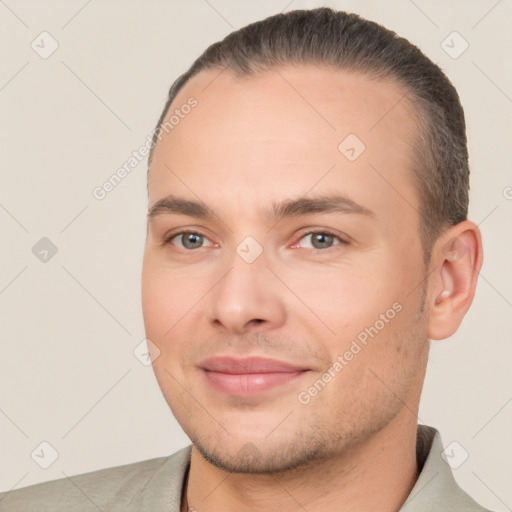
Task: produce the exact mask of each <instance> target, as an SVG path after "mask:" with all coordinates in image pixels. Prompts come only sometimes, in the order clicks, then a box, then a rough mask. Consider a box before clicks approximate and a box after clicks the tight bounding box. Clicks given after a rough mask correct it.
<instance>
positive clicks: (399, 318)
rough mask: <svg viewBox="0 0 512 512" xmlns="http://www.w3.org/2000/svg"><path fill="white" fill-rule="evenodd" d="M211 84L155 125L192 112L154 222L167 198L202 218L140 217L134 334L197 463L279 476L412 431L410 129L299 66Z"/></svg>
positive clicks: (163, 159)
mask: <svg viewBox="0 0 512 512" xmlns="http://www.w3.org/2000/svg"><path fill="white" fill-rule="evenodd" d="M219 73H220V72H219V70H210V71H207V72H202V73H200V74H199V75H197V76H195V77H194V78H193V79H192V80H191V81H190V82H189V83H187V85H186V86H185V87H184V88H183V89H182V90H181V91H180V93H179V95H178V97H177V98H176V99H175V101H174V102H173V105H172V107H171V109H170V112H169V113H168V116H170V115H171V114H173V113H174V110H175V109H176V108H178V109H180V108H181V106H182V105H184V104H186V103H187V100H189V98H190V97H193V98H195V99H196V100H197V105H196V106H195V107H194V108H193V109H188V108H187V109H183V110H180V112H181V114H182V117H181V116H180V121H179V123H176V124H175V126H174V128H173V129H172V130H171V131H170V132H169V134H168V135H165V136H164V137H162V140H161V141H160V142H159V143H158V145H157V147H156V150H155V152H154V156H153V160H152V165H151V173H150V179H149V205H150V209H151V208H152V207H153V206H154V205H155V204H156V203H157V202H158V201H160V200H162V199H165V198H167V197H168V196H169V195H172V196H174V198H175V199H180V200H186V201H192V202H197V203H199V205H201V206H202V207H203V210H204V211H202V212H201V211H198V209H197V208H196V209H191V208H185V209H183V208H182V207H183V206H184V204H183V203H174V204H173V205H170V204H168V206H169V207H168V208H165V207H163V206H162V207H160V208H159V209H158V210H157V211H155V212H154V213H155V215H153V216H151V217H150V219H149V225H148V238H147V244H146V250H145V255H144V266H143V276H142V300H143V314H144V322H145V326H146V334H147V337H148V338H149V339H150V340H151V341H152V343H153V344H154V345H155V346H156V347H157V348H156V347H155V348H153V350H152V352H153V355H154V356H155V355H157V354H158V351H159V356H158V357H157V358H156V359H155V360H154V362H153V367H154V370H155V373H156V377H157V379H158V382H159V385H160V387H161V389H162V392H163V394H164V396H165V398H166V400H167V402H168V404H169V406H170V407H171V409H172V411H173V413H174V414H175V416H176V418H177V420H178V422H179V423H180V424H181V426H182V428H183V429H184V431H185V432H186V434H187V435H188V436H189V437H190V438H191V440H192V441H193V442H194V444H195V446H196V447H197V448H198V449H199V451H200V452H201V453H202V454H203V456H205V457H206V458H207V459H208V460H210V461H212V462H213V463H214V464H216V465H218V466H219V467H223V468H225V469H230V470H235V471H247V472H269V471H280V470H284V469H287V468H293V467H297V466H299V465H301V464H304V463H305V462H307V461H311V460H315V459H320V458H323V457H327V456H332V455H335V454H343V453H348V450H349V448H350V449H353V448H354V447H355V446H358V445H360V443H362V442H364V441H365V440H367V439H368V438H370V437H371V436H372V435H373V434H375V433H376V432H378V431H380V430H381V429H383V428H384V427H385V426H386V425H392V424H393V423H390V422H399V421H401V422H404V421H405V422H412V423H414V424H415V423H416V418H415V417H414V411H415V410H416V407H417V401H418V396H419V392H420V390H421V383H422V381H423V375H424V366H425V361H426V353H427V351H428V341H427V339H426V312H423V311H422V303H423V299H424V298H425V296H424V292H425V286H424V284H423V279H424V276H425V268H424V264H423V250H422V246H421V242H420V238H419V224H418V223H419V217H418V213H417V210H418V197H417V191H416V190H415V188H414V186H413V184H412V179H411V167H412V160H413V159H412V155H413V149H412V148H413V140H412V139H413V135H414V133H415V130H416V126H415V122H414V120H413V114H412V106H411V105H410V103H409V102H408V100H407V99H406V98H405V99H402V98H403V96H404V93H403V91H402V90H401V89H400V88H398V87H397V86H396V85H394V84H392V83H390V82H384V81H379V80H371V79H369V78H367V77H365V76H362V75H358V74H348V73H342V72H334V71H333V70H330V69H327V68H318V67H312V66H300V67H295V68H292V67H286V68H281V69H279V70H277V71H268V72H265V73H261V74H258V75H256V76H252V77H249V78H236V77H234V76H233V75H232V74H231V73H230V72H228V71H224V72H222V73H220V74H219ZM185 110H186V111H190V113H188V114H187V115H183V112H184V111H185ZM350 134H353V135H350ZM349 135H350V136H349ZM354 135H355V136H357V138H358V139H360V141H362V143H364V145H365V146H366V148H365V149H364V151H362V152H361V150H362V149H363V146H362V145H361V142H360V141H358V139H356V138H355V137H354ZM347 136H349V138H348V139H346V138H347ZM345 139H346V140H345ZM344 140H345V142H343V143H342V141H344ZM340 143H342V144H341V146H340ZM339 146H340V147H339ZM331 197H332V198H333V199H332V201H327V202H323V203H322V202H320V203H315V200H317V199H319V198H323V199H325V198H331ZM340 198H345V199H346V201H343V200H340ZM297 200H300V202H299V203H297V204H296V205H295V207H292V208H283V207H281V208H277V212H275V213H277V214H279V213H281V214H284V215H277V216H274V215H273V212H274V210H275V208H274V205H282V206H287V205H288V206H290V205H291V204H292V203H293V202H294V201H297ZM326 205H327V206H329V205H330V206H332V205H335V206H336V208H332V207H330V208H326ZM179 206H181V208H178V207H179ZM188 206H190V205H188ZM206 210H208V211H209V212H207V211H206ZM206 213H210V214H209V215H203V214H206ZM315 232H316V234H314V233H315ZM191 233H192V234H191ZM312 233H313V234H312ZM194 234H195V235H194ZM166 241H167V242H166ZM256 358H265V359H271V360H273V361H270V362H269V361H263V360H261V359H256ZM276 361H277V362H276ZM329 376H330V378H329Z"/></svg>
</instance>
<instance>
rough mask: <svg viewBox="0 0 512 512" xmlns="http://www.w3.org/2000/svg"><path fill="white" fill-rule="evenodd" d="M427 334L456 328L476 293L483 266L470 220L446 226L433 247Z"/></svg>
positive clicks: (443, 333)
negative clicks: (449, 226)
mask: <svg viewBox="0 0 512 512" xmlns="http://www.w3.org/2000/svg"><path fill="white" fill-rule="evenodd" d="M431 261H432V264H433V265H434V268H433V270H432V273H431V277H430V279H429V287H430V294H429V296H430V297H432V299H431V303H430V304H429V321H428V337H429V338H430V339H433V340H441V339H445V338H448V337H449V336H451V335H452V334H453V333H455V332H456V331H457V329H458V328H459V326H460V324H461V322H462V319H463V318H464V315H465V314H466V312H467V311H468V309H469V307H470V305H471V303H472V301H473V297H474V295H475V290H476V283H477V280H478V274H479V272H480V268H481V266H482V240H481V234H480V231H479V229H478V227H477V226H476V225H475V224H474V223H473V222H471V221H464V222H461V223H459V224H457V225H455V226H453V227H451V228H450V229H448V230H447V231H446V232H445V233H444V234H443V235H442V236H441V237H440V239H439V240H438V241H437V243H436V244H435V246H434V247H433V249H432V257H431Z"/></svg>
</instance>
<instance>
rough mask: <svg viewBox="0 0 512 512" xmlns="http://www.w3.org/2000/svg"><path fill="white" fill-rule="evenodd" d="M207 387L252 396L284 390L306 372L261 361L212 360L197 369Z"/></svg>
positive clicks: (285, 365) (262, 359) (234, 394)
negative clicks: (278, 388)
mask: <svg viewBox="0 0 512 512" xmlns="http://www.w3.org/2000/svg"><path fill="white" fill-rule="evenodd" d="M199 367H200V369H201V370H202V371H203V374H204V376H205V378H206V380H207V382H208V384H209V385H210V386H211V387H213V388H214V389H216V390H217V391H221V392H222V393H226V394H228V395H233V396H253V395H258V394H260V393H263V392H265V391H269V390H271V389H274V388H277V387H279V386H284V385H285V384H287V383H290V382H291V381H294V380H295V379H297V378H298V377H300V376H302V375H304V374H305V373H306V372H308V371H309V369H307V368H303V367H299V366H296V365H292V364H290V363H286V362H284V361H278V360H276V359H266V358H262V357H248V358H243V359H239V358H234V357H212V358H209V359H206V360H205V361H203V362H202V363H201V364H200V365H199Z"/></svg>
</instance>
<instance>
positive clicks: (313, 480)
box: [183, 408, 418, 512]
mask: <svg viewBox="0 0 512 512" xmlns="http://www.w3.org/2000/svg"><path fill="white" fill-rule="evenodd" d="M404 409H405V410H402V411H401V413H400V414H399V415H398V416H397V417H396V418H395V419H394V420H392V421H391V422H390V423H389V424H388V425H387V426H386V427H385V428H384V429H382V430H381V431H380V432H378V433H377V434H376V435H374V436H373V437H372V438H371V439H369V440H367V441H366V442H365V443H362V444H361V445H360V446H358V447H356V448H353V449H352V450H351V452H350V453H344V454H339V455H337V456H333V457H332V458H330V459H327V460H322V461H319V462H317V463H314V464H310V465H308V466H307V467H305V468H301V469H296V470H293V471H290V472H285V473H279V474H269V475H253V474H233V473H228V472H226V471H223V470H221V469H218V468H216V467H215V466H213V465H211V464H210V463H209V462H207V461H206V460H204V458H203V457H202V456H201V455H200V454H199V452H198V451H197V450H196V448H195V447H193V448H192V456H191V464H190V471H189V475H188V481H187V489H186V492H185V496H184V497H186V499H184V500H183V502H184V503H183V504H184V505H185V506H184V508H183V510H184V511H187V510H195V509H196V510H200V511H201V512H209V511H215V510H222V511H223V512H234V511H237V512H245V511H251V512H259V511H267V510H281V511H282V512H292V511H297V510H304V509H305V510H322V511H323V512H331V511H333V512H334V511H337V512H339V511H343V512H355V511H357V512H366V511H370V510H371V511H373V510H379V511H381V512H394V511H397V510H399V508H400V506H401V505H402V504H403V503H404V502H405V500H406V499H407V496H408V495H409V493H410V491H411V489H412V487H413V486H414V484H415V482H416V480H417V478H418V468H417V463H416V429H417V426H416V418H415V417H414V416H413V415H412V414H411V411H410V410H407V409H406V408H404Z"/></svg>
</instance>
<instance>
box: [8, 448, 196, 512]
mask: <svg viewBox="0 0 512 512" xmlns="http://www.w3.org/2000/svg"><path fill="white" fill-rule="evenodd" d="M189 452H190V447H187V448H184V449H182V450H180V451H178V452H176V453H174V454H172V455H169V456H166V457H159V458H155V459H149V460H144V461H141V462H135V463H131V464H126V465H123V466H116V467H111V468H105V469H100V470H97V471H92V472H90V473H83V474H80V475H73V476H69V477H65V478H60V479H58V480H52V481H49V482H43V483H39V484H35V485H31V486H28V487H23V488H21V489H15V490H11V491H8V492H4V493H0V512H14V511H16V512H20V511H23V512H46V511H48V512H50V511H51V512H60V511H62V512H64V511H65V512H69V511H71V510H74V511H79V512H89V511H91V512H92V511H94V512H97V511H98V510H103V508H104V507H106V506H108V505H109V503H112V504H114V503H115V504H116V505H120V504H121V503H126V504H128V503H133V500H134V497H135V496H138V497H139V498H140V496H141V491H143V490H145V489H146V488H147V487H148V485H149V484H150V483H151V482H152V481H154V480H158V477H159V476H160V474H161V473H162V472H163V471H165V473H166V474H167V475H168V476H169V477H171V479H172V477H175V478H174V480H175V482H176V484H179V483H180V482H181V481H182V477H183V474H184V472H185V470H186V467H187V463H188V460H189V456H190V455H189ZM176 491H178V489H177V488H176Z"/></svg>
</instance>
